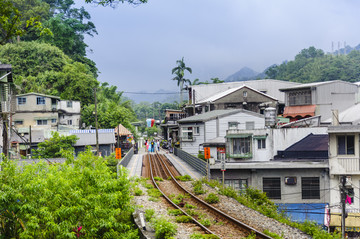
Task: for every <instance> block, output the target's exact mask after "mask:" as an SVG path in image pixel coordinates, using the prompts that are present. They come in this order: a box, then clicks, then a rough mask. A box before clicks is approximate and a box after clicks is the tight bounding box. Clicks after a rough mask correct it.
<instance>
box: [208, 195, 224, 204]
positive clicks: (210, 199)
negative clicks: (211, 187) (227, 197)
mask: <svg viewBox="0 0 360 239" xmlns="http://www.w3.org/2000/svg"><path fill="white" fill-rule="evenodd" d="M204 201H205V202H207V203H210V204H213V203H218V202H219V201H220V199H219V197H218V196H217V195H216V194H215V193H209V194H208V195H207V196H206V198H204Z"/></svg>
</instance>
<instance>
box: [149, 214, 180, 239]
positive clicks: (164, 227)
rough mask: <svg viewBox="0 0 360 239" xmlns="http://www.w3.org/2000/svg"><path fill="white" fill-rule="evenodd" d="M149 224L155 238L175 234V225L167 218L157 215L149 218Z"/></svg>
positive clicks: (169, 236) (168, 238) (167, 238)
mask: <svg viewBox="0 0 360 239" xmlns="http://www.w3.org/2000/svg"><path fill="white" fill-rule="evenodd" d="M151 225H152V226H153V227H154V229H155V238H158V239H160V238H161V239H170V238H173V236H175V235H176V232H177V226H176V224H174V223H171V222H169V219H168V218H165V217H158V218H153V219H152V220H151Z"/></svg>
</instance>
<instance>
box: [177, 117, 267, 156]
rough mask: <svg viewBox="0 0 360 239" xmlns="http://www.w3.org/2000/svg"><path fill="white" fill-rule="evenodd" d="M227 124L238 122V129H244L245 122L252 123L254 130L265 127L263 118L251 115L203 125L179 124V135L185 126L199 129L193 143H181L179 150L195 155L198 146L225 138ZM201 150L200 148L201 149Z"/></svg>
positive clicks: (224, 118) (218, 120) (223, 118)
mask: <svg viewBox="0 0 360 239" xmlns="http://www.w3.org/2000/svg"><path fill="white" fill-rule="evenodd" d="M229 122H239V125H238V128H239V129H246V122H254V127H255V128H264V127H265V118H264V117H261V116H259V117H257V116H254V115H252V114H247V113H242V112H240V113H237V114H233V115H228V116H225V117H221V118H218V119H213V120H209V121H206V122H205V123H201V124H200V123H198V124H197V125H196V124H195V123H192V124H190V123H189V124H181V125H180V126H179V127H180V135H182V132H181V127H185V126H199V127H200V135H194V141H190V142H189V141H182V142H181V149H182V150H184V151H186V152H188V153H190V154H193V155H197V154H198V151H199V149H200V147H199V145H200V144H203V143H204V142H207V141H209V140H212V139H214V138H217V137H225V135H226V130H227V129H228V127H229V126H228V123H229ZM201 148H202V147H201Z"/></svg>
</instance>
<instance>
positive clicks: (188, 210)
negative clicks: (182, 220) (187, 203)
mask: <svg viewBox="0 0 360 239" xmlns="http://www.w3.org/2000/svg"><path fill="white" fill-rule="evenodd" d="M186 213H187V214H189V215H190V216H192V217H194V216H199V212H197V211H195V210H193V209H187V210H186Z"/></svg>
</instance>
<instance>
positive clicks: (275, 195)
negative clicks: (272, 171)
mask: <svg viewBox="0 0 360 239" xmlns="http://www.w3.org/2000/svg"><path fill="white" fill-rule="evenodd" d="M263 192H264V193H266V196H267V197H268V198H269V199H275V200H281V177H263Z"/></svg>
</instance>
